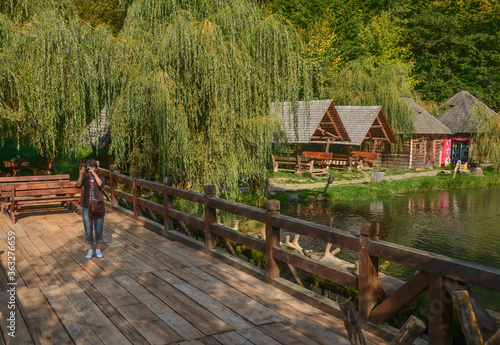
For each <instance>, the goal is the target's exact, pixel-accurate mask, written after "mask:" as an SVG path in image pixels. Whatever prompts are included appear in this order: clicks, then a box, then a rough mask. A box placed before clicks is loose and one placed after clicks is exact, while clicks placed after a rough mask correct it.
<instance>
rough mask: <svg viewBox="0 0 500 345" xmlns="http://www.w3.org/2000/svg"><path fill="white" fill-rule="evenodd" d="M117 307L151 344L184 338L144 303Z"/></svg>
mask: <svg viewBox="0 0 500 345" xmlns="http://www.w3.org/2000/svg"><path fill="white" fill-rule="evenodd" d="M117 309H118V311H119V312H120V314H122V315H123V316H124V317H125V318H126V319H127V320H128V321H129V322H130V323H131V324H132V325H134V327H135V328H136V329H137V330H138V331H139V332H141V334H142V336H143V337H144V338H146V340H148V341H149V342H150V343H151V344H168V343H173V342H175V341H180V340H182V338H181V337H180V336H179V335H178V334H176V333H175V332H174V331H173V330H172V329H171V328H170V327H168V326H167V324H166V323H165V322H163V321H161V320H160V319H158V318H157V317H156V315H155V314H153V313H152V312H151V311H150V310H149V309H148V308H146V307H145V306H144V305H142V304H129V305H126V306H121V307H117Z"/></svg>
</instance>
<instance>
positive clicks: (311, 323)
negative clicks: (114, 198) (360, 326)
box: [0, 206, 387, 345]
mask: <svg viewBox="0 0 500 345" xmlns="http://www.w3.org/2000/svg"><path fill="white" fill-rule="evenodd" d="M18 219H19V220H18V222H17V224H15V225H13V224H12V222H10V220H9V219H8V217H5V216H0V230H1V231H0V238H1V239H2V241H1V243H2V247H1V249H0V250H1V252H2V255H1V258H2V264H3V270H4V273H5V272H7V271H8V265H7V262H8V259H7V253H8V251H9V249H8V246H7V241H6V239H7V237H9V236H8V234H9V231H15V233H16V236H15V237H16V244H15V247H16V248H15V253H16V271H15V272H16V276H15V278H16V279H15V282H16V283H17V285H7V284H8V281H7V280H6V277H5V274H2V275H1V289H2V292H1V296H2V299H1V301H0V311H1V314H2V318H1V324H0V327H1V329H2V334H3V338H1V337H0V340H3V341H4V342H5V343H7V344H16V345H22V344H57V345H62V344H106V345H110V344H116V345H125V344H193V345H195V344H228V345H229V344H230V345H234V344H262V345H271V344H350V343H349V341H348V339H347V332H346V331H345V328H344V323H343V321H342V320H341V319H338V318H337V317H334V316H332V315H330V314H328V313H325V312H323V311H321V310H320V309H318V308H315V307H313V306H311V305H309V304H307V303H305V302H303V301H301V300H299V299H298V298H295V297H292V296H290V295H289V294H287V293H284V292H283V291H281V290H280V289H278V288H276V287H273V286H271V285H270V284H267V283H265V282H263V281H262V280H259V279H257V278H255V277H253V276H251V275H249V274H247V273H244V272H242V271H241V270H238V269H236V268H234V267H231V266H230V265H227V264H225V263H223V262H221V261H220V260H217V259H214V258H213V257H211V256H209V255H207V254H204V253H202V252H201V251H199V250H196V249H193V248H191V247H189V246H186V245H184V244H182V243H179V242H175V241H171V240H168V239H166V238H164V237H162V236H160V235H157V234H155V233H153V232H151V231H150V230H147V229H145V228H144V227H143V226H142V225H141V224H139V223H138V222H137V221H135V220H134V219H132V218H131V217H128V216H126V215H124V214H122V213H118V212H116V211H112V210H110V209H108V210H107V214H106V218H105V229H104V234H105V235H104V242H105V243H104V245H103V248H104V250H103V254H104V257H103V258H99V259H97V258H95V257H94V258H93V259H91V260H87V259H85V253H86V246H85V244H84V243H83V242H84V241H83V223H82V220H81V216H79V215H78V214H76V213H74V212H69V211H65V210H63V209H62V208H60V207H53V208H49V209H47V207H46V206H44V208H43V209H42V208H40V209H37V208H33V207H27V208H24V209H21V212H20V213H19V216H18ZM12 286H15V287H16V294H17V297H18V303H17V308H15V309H8V301H9V297H10V295H9V291H8V290H9V288H11V287H12ZM11 310H15V319H16V327H15V336H16V337H15V338H12V337H9V336H8V333H9V332H10V330H9V329H7V328H6V326H7V325H8V322H7V319H8V316H9V312H10V311H11ZM365 338H366V339H367V343H368V344H386V343H387V342H386V341H385V340H383V339H381V338H379V337H377V336H375V335H372V334H369V333H365Z"/></svg>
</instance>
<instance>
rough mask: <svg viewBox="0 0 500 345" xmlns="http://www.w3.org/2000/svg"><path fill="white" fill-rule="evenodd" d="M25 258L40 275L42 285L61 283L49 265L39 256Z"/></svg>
mask: <svg viewBox="0 0 500 345" xmlns="http://www.w3.org/2000/svg"><path fill="white" fill-rule="evenodd" d="M26 260H27V261H28V263H29V264H30V265H31V267H32V268H33V270H34V271H35V272H36V273H37V275H38V276H39V277H40V279H41V280H42V282H43V285H45V286H50V285H59V284H60V283H61V282H60V281H59V279H58V278H57V276H56V275H55V274H54V273H53V272H52V270H51V269H50V267H48V266H47V264H46V263H45V261H43V260H42V259H41V258H40V257H32V258H27V259H26Z"/></svg>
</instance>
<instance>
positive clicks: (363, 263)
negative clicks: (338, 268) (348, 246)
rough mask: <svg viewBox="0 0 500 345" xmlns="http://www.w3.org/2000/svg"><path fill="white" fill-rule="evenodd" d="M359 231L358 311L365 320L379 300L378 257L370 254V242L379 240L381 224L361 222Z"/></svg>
mask: <svg viewBox="0 0 500 345" xmlns="http://www.w3.org/2000/svg"><path fill="white" fill-rule="evenodd" d="M359 233H360V234H361V236H359V285H358V286H359V301H358V312H359V316H360V317H361V319H363V320H368V316H369V315H370V312H371V311H372V309H373V308H374V307H375V305H376V304H377V301H378V292H379V287H380V285H379V282H378V258H377V257H373V256H370V251H369V250H368V244H369V243H370V241H372V240H378V235H379V224H378V223H377V222H364V223H361V227H360V231H359Z"/></svg>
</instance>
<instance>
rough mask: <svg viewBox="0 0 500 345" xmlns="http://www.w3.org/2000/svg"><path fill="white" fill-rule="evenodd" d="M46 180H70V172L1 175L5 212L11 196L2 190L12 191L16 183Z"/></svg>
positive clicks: (1, 202) (1, 200)
mask: <svg viewBox="0 0 500 345" xmlns="http://www.w3.org/2000/svg"><path fill="white" fill-rule="evenodd" d="M45 181H69V174H61V175H42V176H7V177H0V209H1V210H2V212H4V213H5V210H4V207H5V206H6V205H7V204H10V198H8V197H6V196H5V195H3V194H2V190H5V191H8V192H10V188H11V185H12V184H15V183H40V182H45Z"/></svg>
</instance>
